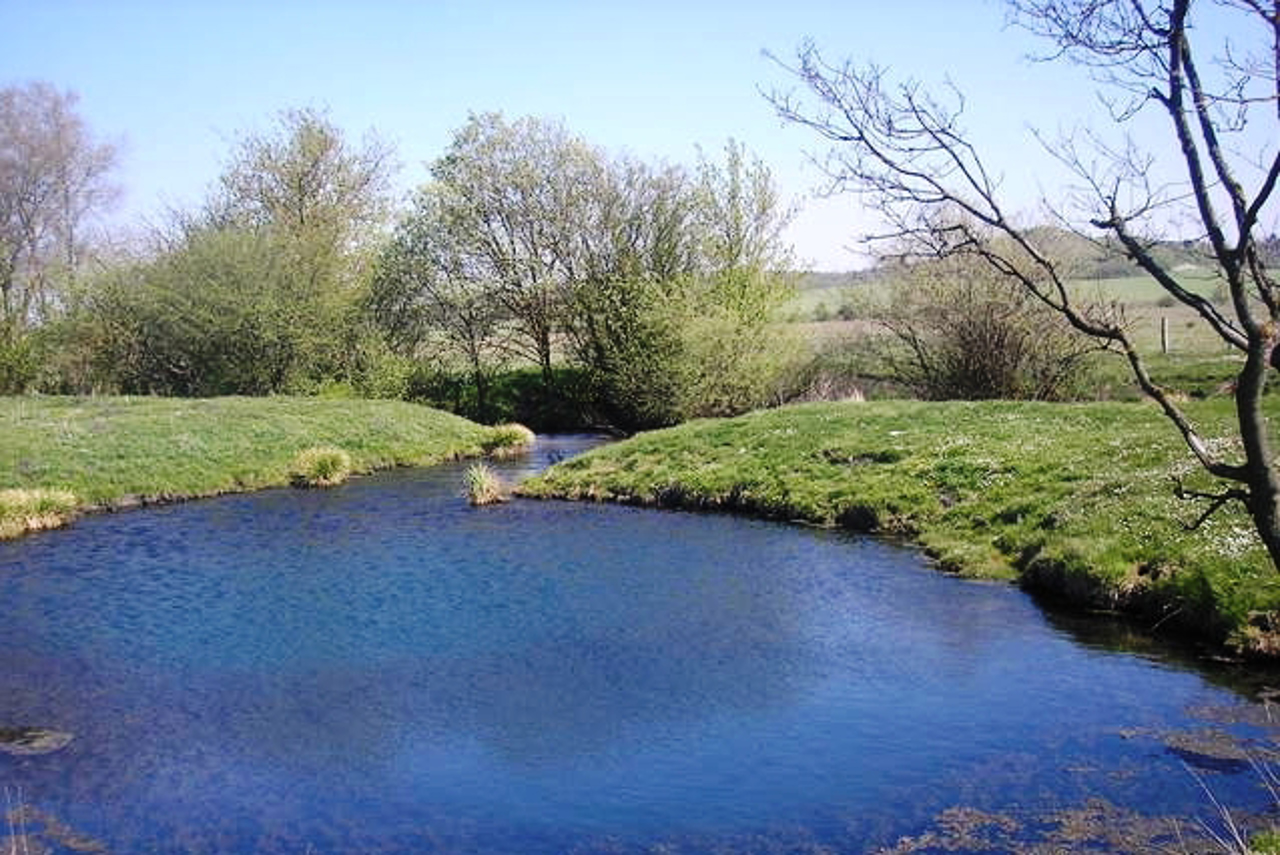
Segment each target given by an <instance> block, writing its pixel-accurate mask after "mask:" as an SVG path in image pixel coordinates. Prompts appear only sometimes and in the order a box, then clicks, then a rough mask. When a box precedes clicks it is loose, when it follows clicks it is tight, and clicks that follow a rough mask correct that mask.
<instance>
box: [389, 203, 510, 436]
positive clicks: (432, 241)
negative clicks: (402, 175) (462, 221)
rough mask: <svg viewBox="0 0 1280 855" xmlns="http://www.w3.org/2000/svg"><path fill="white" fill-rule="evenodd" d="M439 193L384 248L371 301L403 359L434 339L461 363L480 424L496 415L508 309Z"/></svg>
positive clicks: (419, 205)
mask: <svg viewBox="0 0 1280 855" xmlns="http://www.w3.org/2000/svg"><path fill="white" fill-rule="evenodd" d="M457 225H458V223H457V221H456V220H454V219H452V218H449V217H447V216H446V215H445V212H444V209H443V208H442V205H441V199H440V197H439V194H438V192H437V189H436V188H433V187H427V188H424V189H423V190H421V191H420V192H419V193H418V194H417V196H416V197H415V200H414V206H413V210H412V211H411V212H410V213H409V214H408V215H407V216H406V217H404V218H403V219H402V220H401V221H400V224H399V225H398V226H397V227H396V231H395V234H394V235H393V236H392V239H391V241H390V242H389V243H388V244H387V246H386V247H385V248H384V249H383V251H382V254H381V256H380V258H379V262H378V267H377V271H376V272H375V274H374V278H373V283H372V287H371V288H370V292H369V296H368V298H367V301H366V307H365V308H366V311H367V312H368V313H369V315H370V316H371V318H372V320H373V323H374V325H375V327H377V328H378V329H379V330H380V331H381V333H382V335H383V338H384V340H385V341H386V343H387V344H388V346H389V347H390V348H391V349H392V350H393V351H394V352H395V353H397V354H399V355H400V356H402V357H407V358H413V357H416V356H419V355H420V351H421V350H422V348H423V346H424V344H425V343H426V342H428V341H430V340H431V339H432V337H433V335H438V336H439V337H440V338H441V339H443V344H444V345H445V347H446V349H448V350H451V351H453V352H455V353H456V354H457V355H459V356H461V357H462V359H463V361H464V362H465V363H466V365H467V368H468V370H469V372H470V374H471V381H472V383H473V384H474V386H475V390H476V409H477V413H476V415H477V417H479V418H485V417H486V416H487V414H488V409H489V400H488V396H489V379H490V373H491V371H492V367H491V366H492V363H493V361H494V360H495V359H496V358H498V357H499V356H500V354H501V353H502V351H503V349H504V344H505V337H504V336H503V335H502V327H501V325H500V323H499V322H500V320H501V319H502V309H501V306H500V305H499V304H498V302H497V301H496V300H493V299H491V297H490V294H489V293H488V290H487V287H486V282H485V281H483V280H477V279H476V278H475V277H474V276H473V275H471V273H470V271H469V268H468V263H467V262H468V259H467V257H466V255H465V253H463V252H461V251H460V250H461V248H462V247H464V246H466V245H467V241H466V240H465V239H462V238H461V237H460V236H459V235H456V234H453V233H452V232H451V231H450V229H451V227H456V226H457Z"/></svg>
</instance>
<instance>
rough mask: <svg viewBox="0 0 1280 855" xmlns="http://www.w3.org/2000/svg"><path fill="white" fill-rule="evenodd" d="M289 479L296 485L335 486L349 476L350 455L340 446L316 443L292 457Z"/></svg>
mask: <svg viewBox="0 0 1280 855" xmlns="http://www.w3.org/2000/svg"><path fill="white" fill-rule="evenodd" d="M292 468H293V473H292V477H291V480H292V482H293V484H294V486H297V487H336V486H338V485H339V484H341V483H343V482H344V481H346V480H347V479H348V478H349V477H351V455H350V454H347V452H345V451H343V450H342V449H341V448H334V447H333V446H331V445H318V446H312V447H311V448H304V449H303V450H302V451H299V452H298V454H297V456H296V457H294V458H293V467H292Z"/></svg>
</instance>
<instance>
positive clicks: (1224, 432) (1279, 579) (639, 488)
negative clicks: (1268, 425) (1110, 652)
mask: <svg viewBox="0 0 1280 855" xmlns="http://www.w3.org/2000/svg"><path fill="white" fill-rule="evenodd" d="M1189 406H1190V407H1191V409H1192V411H1193V414H1194V415H1195V416H1196V418H1197V419H1199V420H1200V421H1201V423H1203V424H1205V425H1206V426H1207V429H1206V434H1207V435H1208V436H1210V437H1214V436H1215V434H1217V437H1216V438H1212V439H1211V440H1210V441H1211V442H1212V443H1215V444H1219V445H1230V444H1231V443H1232V442H1233V440H1231V439H1230V438H1229V437H1230V435H1231V430H1230V428H1231V416H1232V413H1231V407H1230V402H1229V401H1210V402H1202V403H1195V404H1192V405H1189ZM1177 477H1182V478H1185V479H1186V483H1187V484H1188V486H1194V485H1198V486H1201V487H1208V486H1209V484H1208V482H1206V481H1203V480H1202V476H1201V475H1200V474H1199V473H1198V471H1197V470H1196V467H1195V465H1194V461H1193V460H1192V459H1191V458H1190V456H1189V454H1188V453H1187V452H1186V450H1185V448H1184V447H1183V446H1182V444H1181V442H1180V440H1179V439H1178V437H1177V435H1176V434H1175V432H1174V431H1173V429H1172V428H1171V427H1170V426H1169V424H1168V423H1167V422H1166V421H1165V420H1164V418H1163V417H1162V416H1161V414H1160V413H1159V412H1158V411H1156V410H1155V408H1154V407H1151V406H1149V405H1146V404H1081V405H1061V404H1038V403H1009V402H983V403H960V402H957V403H920V402H902V401H894V402H875V403H848V404H812V405H803V406H797V407H788V408H784V409H779V410H770V411H762V412H758V413H753V414H750V415H747V416H743V417H740V418H736V419H727V420H708V421H698V422H692V423H689V424H686V425H682V426H680V427H677V428H672V429H669V430H664V431H655V432H653V433H649V434H642V435H640V436H637V437H635V438H633V439H631V440H628V441H626V442H623V443H619V444H617V445H614V446H609V447H605V448H601V449H598V450H595V451H593V452H590V453H588V454H586V455H584V456H582V457H579V458H575V459H573V460H570V461H567V462H565V463H562V464H560V465H558V466H556V467H554V468H553V469H552V470H550V471H549V472H548V473H546V474H545V475H543V476H542V477H539V478H536V479H533V480H531V481H527V482H525V483H524V484H523V485H521V487H520V492H521V493H522V494H524V495H528V496H540V497H560V498H573V499H583V498H586V499H596V500H608V501H618V502H627V503H635V504H651V505H658V506H664V507H673V508H691V509H714V510H730V511H738V512H746V513H750V514H754V515H759V516H765V517H771V518H776V519H786V520H796V521H803V522H806V523H815V524H820V525H835V526H844V527H848V528H851V529H855V530H859V531H866V532H876V533H885V534H894V535H906V536H910V537H912V538H914V539H916V540H918V541H919V542H921V543H922V544H923V545H924V546H925V547H926V548H927V549H928V550H929V551H930V553H931V554H933V555H934V556H936V558H937V559H938V561H939V562H940V564H941V566H942V567H943V568H945V569H947V570H951V571H955V572H960V573H964V574H968V575H974V576H984V577H997V578H1007V579H1016V580H1017V581H1019V582H1020V583H1021V584H1022V585H1024V586H1025V587H1027V588H1028V589H1030V590H1032V591H1034V592H1037V593H1039V594H1041V595H1045V596H1049V597H1054V598H1057V599H1061V600H1065V601H1069V602H1071V603H1073V604H1075V605H1077V606H1084V607H1087V608H1102V609H1113V610H1121V611H1126V612H1130V613H1133V614H1136V615H1139V616H1141V617H1142V618H1143V619H1144V620H1145V621H1146V622H1147V623H1148V625H1149V626H1152V627H1156V626H1158V627H1160V628H1162V629H1171V628H1175V627H1176V628H1179V629H1181V630H1182V631H1183V632H1185V633H1190V634H1193V635H1195V636H1197V637H1200V638H1202V639H1205V640H1209V641H1212V642H1214V643H1228V644H1231V645H1233V646H1234V647H1236V648H1238V649H1241V650H1244V651H1251V652H1257V653H1267V654H1275V653H1280V645H1277V643H1276V641H1277V639H1278V638H1280V574H1277V573H1276V572H1275V571H1274V570H1272V569H1271V566H1270V563H1269V561H1268V559H1267V556H1266V553H1265V550H1264V549H1263V548H1262V546H1261V545H1260V543H1259V542H1258V540H1257V538H1256V536H1255V535H1254V534H1253V530H1252V527H1251V525H1250V522H1249V520H1248V519H1247V517H1246V516H1245V515H1244V514H1243V513H1242V512H1241V511H1240V509H1238V508H1232V509H1224V510H1223V511H1222V512H1220V513H1218V514H1216V515H1214V516H1213V517H1212V518H1211V519H1210V520H1209V521H1208V522H1206V523H1205V524H1204V525H1203V526H1202V527H1200V528H1199V529H1197V530H1195V531H1191V530H1188V528H1187V526H1186V523H1188V522H1191V521H1194V520H1195V519H1196V518H1197V517H1198V516H1199V514H1200V512H1201V510H1202V509H1203V506H1202V505H1197V504H1195V503H1191V502H1185V501H1180V500H1179V499H1177V498H1176V497H1175V496H1174V492H1173V483H1174V482H1173V479H1174V478H1177Z"/></svg>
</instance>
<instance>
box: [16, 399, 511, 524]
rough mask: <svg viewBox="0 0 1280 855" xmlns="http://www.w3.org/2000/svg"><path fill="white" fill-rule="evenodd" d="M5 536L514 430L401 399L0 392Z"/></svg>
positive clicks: (418, 459)
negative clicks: (323, 463)
mask: <svg viewBox="0 0 1280 855" xmlns="http://www.w3.org/2000/svg"><path fill="white" fill-rule="evenodd" d="M0 436H2V437H3V438H4V439H3V442H0V532H3V533H7V535H8V536H10V537H12V536H16V535H18V534H21V533H23V532H24V531H26V530H29V529H38V528H49V527H51V526H54V525H57V524H60V523H63V522H65V521H66V520H67V519H68V518H69V517H70V516H73V515H74V514H76V513H81V512H85V511H90V510H100V509H108V510H110V509H118V508H124V507H130V506H135V505H140V504H152V503H157V502H165V501H176V500H179V499H187V498H196V497H202V496H212V495H218V494H221V493H231V492H243V491H247V490H257V489H262V488H265V487H274V486H283V485H285V484H288V483H290V482H291V480H294V479H295V478H296V476H297V472H296V471H295V469H294V465H295V458H296V457H297V455H298V453H299V452H300V451H303V450H304V449H308V448H315V447H332V448H337V449H341V450H342V451H344V452H346V454H347V455H349V457H350V463H351V469H352V471H354V472H368V471H372V470H375V469H385V468H390V467H394V466H427V465H430V464H433V463H438V462H441V461H443V460H451V459H456V458H460V457H474V456H479V455H481V454H485V453H488V452H491V451H493V450H494V449H495V448H497V447H499V446H502V445H504V444H508V443H510V442H513V441H518V435H517V434H513V433H512V432H510V431H507V430H504V429H500V428H488V427H484V426H482V425H478V424H475V423H474V422H470V421H467V420H466V419H463V418H460V417H458V416H454V415H451V414H449V413H444V412H441V411H439V410H433V409H429V408H427V407H422V406H418V405H415V404H407V403H403V402H397V401H362V400H326V399H319V398H287V397H272V398H201V399H180V398H149V397H92V398H61V397H4V398H0Z"/></svg>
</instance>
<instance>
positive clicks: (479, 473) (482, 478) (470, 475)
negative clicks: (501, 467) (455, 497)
mask: <svg viewBox="0 0 1280 855" xmlns="http://www.w3.org/2000/svg"><path fill="white" fill-rule="evenodd" d="M464 485H465V488H466V495H467V501H469V502H470V503H471V504H473V505H475V506H477V507H479V506H482V505H496V504H499V503H501V502H505V501H506V500H507V490H506V487H505V485H504V484H503V483H502V479H501V478H499V477H498V473H496V472H494V471H493V469H491V468H490V467H489V466H488V464H485V463H473V464H471V465H470V466H469V467H467V474H466V476H465V477H464Z"/></svg>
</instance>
